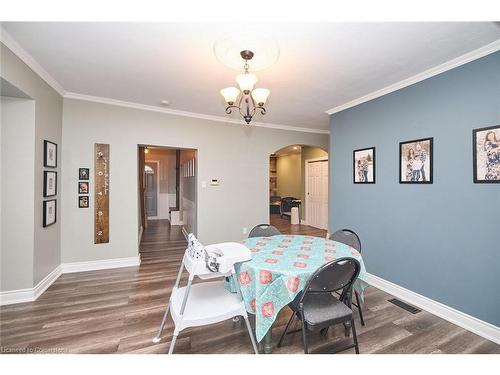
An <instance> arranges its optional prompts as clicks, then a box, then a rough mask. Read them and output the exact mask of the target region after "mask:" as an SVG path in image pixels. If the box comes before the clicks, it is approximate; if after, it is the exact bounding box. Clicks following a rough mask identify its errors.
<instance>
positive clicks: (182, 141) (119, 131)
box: [61, 99, 328, 262]
mask: <svg viewBox="0 0 500 375" xmlns="http://www.w3.org/2000/svg"><path fill="white" fill-rule="evenodd" d="M95 142H101V143H109V144H110V243H108V244H100V245H94V243H93V214H92V212H93V202H92V199H91V209H87V210H82V209H78V208H77V205H76V195H77V194H76V192H75V189H74V186H76V181H77V177H76V173H77V171H78V167H79V166H84V165H89V166H91V167H93V147H94V143H95ZM63 143H64V149H63V155H62V158H63V160H64V163H63V174H64V175H65V176H68V177H67V178H65V179H64V181H63V182H62V205H61V206H62V217H63V221H62V262H77V261H87V260H98V259H109V258H119V257H131V256H135V255H136V254H137V253H138V249H137V241H138V238H137V217H138V213H137V196H138V194H137V145H138V144H152V145H158V146H167V147H180V148H192V149H197V150H198V153H197V161H198V186H197V198H198V202H197V203H198V205H197V206H198V207H197V211H198V212H197V219H198V220H197V221H198V228H197V229H198V235H199V237H200V239H201V240H202V241H203V242H205V243H212V242H219V241H230V240H238V239H241V238H243V237H245V235H244V234H243V228H244V227H246V228H248V229H251V228H252V227H253V226H254V225H256V224H258V223H261V222H266V221H268V219H269V154H270V153H271V152H273V151H275V150H277V149H280V148H282V147H284V146H287V145H290V144H309V145H316V146H320V147H323V148H327V147H328V135H325V134H315V133H302V132H295V131H285V130H277V129H268V128H258V127H252V126H244V125H235V124H223V123H220V122H213V121H208V120H201V119H194V118H187V117H179V116H173V115H169V114H163V113H156V112H150V111H142V110H138V109H131V108H124V107H118V106H112V105H107V104H99V103H91V102H86V101H79V100H73V99H65V100H64V111H63ZM91 175H92V173H91ZM212 178H217V179H219V181H220V186H218V187H212V186H210V185H209V184H208V186H207V187H206V188H202V187H201V184H202V182H203V181H207V182H208V181H210V179H212ZM92 183H93V181H92V180H91V191H93V186H92Z"/></svg>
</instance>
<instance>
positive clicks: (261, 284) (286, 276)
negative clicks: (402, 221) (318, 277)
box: [231, 235, 368, 349]
mask: <svg viewBox="0 0 500 375" xmlns="http://www.w3.org/2000/svg"><path fill="white" fill-rule="evenodd" d="M242 243H243V244H244V245H245V246H247V247H248V248H249V249H250V251H251V252H252V260H251V261H248V262H244V263H240V264H237V265H236V272H237V276H238V281H239V284H240V290H241V294H242V297H243V300H244V301H245V307H246V309H247V311H248V312H249V313H252V314H255V331H256V332H255V333H256V337H257V341H259V342H260V341H262V339H263V338H264V336H266V333H267V332H268V331H269V332H270V328H271V326H272V324H273V322H274V321H275V320H276V317H277V315H278V313H279V311H280V310H281V309H282V308H283V307H285V306H286V305H288V304H289V303H290V302H291V301H292V300H293V299H294V298H295V296H296V295H297V294H299V293H300V291H301V290H302V289H303V288H304V285H305V284H306V282H307V280H308V279H309V277H310V276H311V275H312V274H313V273H314V271H316V270H317V269H318V268H319V267H320V266H321V265H323V264H325V263H327V262H330V261H332V260H335V259H337V258H342V257H352V258H355V259H357V260H358V261H359V262H360V264H361V271H360V274H359V276H358V279H357V280H356V282H355V284H354V288H355V289H356V290H357V291H358V293H359V294H360V295H361V296H362V295H363V291H364V289H365V288H366V287H367V286H368V284H367V283H366V270H365V266H364V263H363V259H362V258H361V254H360V253H359V252H358V251H357V250H355V249H354V248H352V247H350V246H348V245H345V244H343V243H340V242H336V241H332V240H327V239H324V238H320V237H312V236H302V235H279V236H272V237H254V238H248V239H246V240H244V241H242ZM231 288H232V289H234V285H233V286H232V287H231ZM265 341H266V340H265ZM267 341H269V340H267ZM268 344H269V343H268V342H267V343H265V346H268ZM265 349H266V348H265Z"/></svg>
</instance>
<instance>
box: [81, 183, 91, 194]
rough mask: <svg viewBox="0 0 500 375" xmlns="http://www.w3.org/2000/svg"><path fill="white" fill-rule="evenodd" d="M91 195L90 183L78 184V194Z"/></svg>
mask: <svg viewBox="0 0 500 375" xmlns="http://www.w3.org/2000/svg"><path fill="white" fill-rule="evenodd" d="M88 193H89V183H88V182H82V181H80V182H79V183H78V194H88Z"/></svg>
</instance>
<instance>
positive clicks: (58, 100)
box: [0, 44, 63, 285]
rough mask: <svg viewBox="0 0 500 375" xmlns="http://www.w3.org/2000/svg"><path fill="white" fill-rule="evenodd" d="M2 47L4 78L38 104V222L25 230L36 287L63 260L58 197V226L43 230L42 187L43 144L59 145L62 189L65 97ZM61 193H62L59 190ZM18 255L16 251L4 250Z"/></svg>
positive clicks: (34, 199) (36, 129)
mask: <svg viewBox="0 0 500 375" xmlns="http://www.w3.org/2000/svg"><path fill="white" fill-rule="evenodd" d="M0 45H1V66H2V70H1V73H0V74H1V76H2V78H3V79H5V80H7V81H8V82H9V83H10V84H12V85H13V86H15V87H16V88H18V89H19V90H21V91H22V92H24V93H25V94H27V95H28V96H29V97H31V98H33V99H34V100H35V144H34V147H35V153H34V195H33V196H32V198H31V200H32V201H33V204H34V222H33V223H31V222H29V223H26V224H25V230H26V231H29V230H31V231H32V232H33V235H34V245H33V285H36V284H37V283H38V282H39V281H41V280H42V279H43V278H44V277H45V276H47V275H48V274H49V273H50V272H51V271H53V270H54V269H55V268H56V267H57V266H58V265H59V264H60V258H61V215H60V212H61V210H60V200H59V197H60V196H61V195H60V194H58V196H57V197H58V212H57V217H58V222H57V223H56V224H54V225H52V226H50V227H47V228H43V227H42V201H43V196H42V184H43V170H44V167H43V140H44V139H46V140H50V141H52V142H55V143H57V144H58V145H59V149H58V168H57V169H56V170H57V171H58V172H59V173H58V188H60V186H61V173H60V171H61V157H60V155H61V149H62V145H61V136H62V103H63V101H62V97H61V96H60V95H59V94H58V93H57V92H56V91H55V90H54V89H52V88H51V87H50V86H49V85H48V84H47V83H46V82H45V81H43V80H42V79H41V78H40V77H39V76H38V75H37V74H36V73H34V72H33V71H32V70H31V69H30V68H29V67H28V66H27V65H26V64H24V63H23V62H22V61H21V60H20V59H19V58H18V57H17V56H15V55H14V54H13V53H12V52H11V51H10V50H9V49H8V48H7V47H5V46H4V45H3V44H0ZM59 191H60V189H59ZM4 251H15V249H3V248H2V252H4Z"/></svg>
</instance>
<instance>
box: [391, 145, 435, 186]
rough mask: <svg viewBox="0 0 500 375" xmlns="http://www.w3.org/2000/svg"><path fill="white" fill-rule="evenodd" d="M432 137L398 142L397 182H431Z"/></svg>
mask: <svg viewBox="0 0 500 375" xmlns="http://www.w3.org/2000/svg"><path fill="white" fill-rule="evenodd" d="M433 140H434V139H433V138H423V139H416V140H413V141H407V142H400V143H399V183H400V184H432V143H433Z"/></svg>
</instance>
